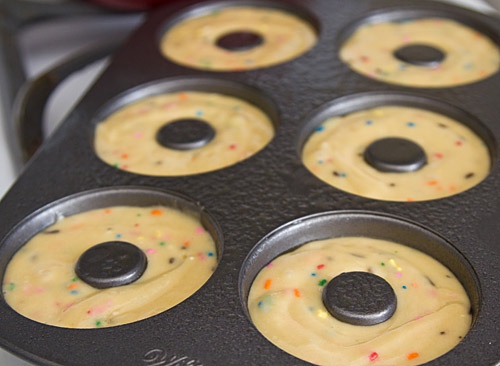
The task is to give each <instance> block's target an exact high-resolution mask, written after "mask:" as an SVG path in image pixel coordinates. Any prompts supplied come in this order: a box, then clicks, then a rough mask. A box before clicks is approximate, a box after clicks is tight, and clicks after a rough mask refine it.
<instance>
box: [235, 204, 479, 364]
mask: <svg viewBox="0 0 500 366" xmlns="http://www.w3.org/2000/svg"><path fill="white" fill-rule="evenodd" d="M327 239H335V240H351V241H350V242H349V244H348V245H344V244H343V245H344V246H343V247H341V245H340V244H338V243H336V244H335V245H337V247H335V246H331V249H329V250H330V251H329V252H328V253H326V252H325V251H324V248H325V247H324V244H318V243H317V241H322V240H327ZM367 240H370V242H368V243H364V242H363V241H367ZM381 241H384V242H381ZM385 241H389V242H391V243H386V242H385ZM311 242H316V243H313V244H312V245H313V247H311V246H310V245H311V244H309V247H308V248H307V249H305V248H300V247H301V246H303V245H305V244H308V243H311ZM361 243H362V244H361ZM394 243H397V244H399V248H397V249H399V252H398V251H397V250H394V249H395V248H394V247H391V246H390V245H394ZM358 244H360V245H358ZM350 245H353V247H352V249H351V247H350ZM379 245H381V246H379ZM385 245H388V246H387V247H384V246H385ZM358 246H359V247H358ZM372 246H373V247H372ZM407 247H409V248H413V249H416V250H418V251H419V252H420V253H418V252H415V251H413V249H409V248H407ZM361 248H364V251H363V250H362V249H361ZM372 248H376V249H373V252H372ZM380 248H385V249H380ZM378 250H380V252H378ZM407 251H408V252H407ZM375 253H377V254H375ZM422 253H423V254H422ZM284 254H289V256H287V257H283V255H284ZM428 256H430V257H431V258H429V257H428ZM294 257H295V259H294ZM405 257H406V259H403V258H405ZM423 257H425V258H426V259H425V260H430V261H432V262H433V263H434V264H433V265H432V266H434V265H437V266H438V267H433V268H439V269H438V270H437V272H436V273H432V274H430V273H429V272H431V270H430V268H431V265H423V264H422V263H423V262H422V263H420V264H419V261H420V260H421V259H422V258H423ZM285 258H286V259H285ZM434 260H435V261H437V262H439V263H437V262H435V261H434ZM364 261H366V262H369V261H372V262H373V263H371V264H370V267H369V266H368V265H367V264H366V263H364ZM403 263H404V264H403ZM282 266H284V267H282ZM339 266H341V267H342V266H344V267H345V269H344V270H340V271H339V268H337V267H339ZM412 266H415V267H412ZM443 266H444V267H443ZM367 267H368V268H367ZM281 268H284V269H285V270H284V272H283V273H282V275H283V277H279V273H280V272H279V271H281ZM353 268H354V272H352V271H353ZM415 268H416V270H415ZM336 272H344V273H342V274H341V273H336ZM415 273H418V275H417V277H421V278H420V279H417V277H412V276H414V275H415ZM438 273H439V274H438ZM340 274H341V276H340ZM337 275H339V276H338V277H335V276H337ZM343 276H347V277H349V276H351V277H350V278H348V279H347V281H344V282H343V284H342V285H339V284H338V283H337V290H338V291H339V293H340V294H341V295H340V296H339V297H340V298H341V300H339V302H340V305H339V304H338V303H333V302H332V301H331V299H330V300H328V299H327V298H328V296H325V292H326V293H327V294H328V293H330V292H332V291H333V290H335V286H334V289H333V290H332V288H331V286H332V282H334V281H332V280H333V278H335V280H336V281H337V280H338V281H341V282H342V281H343V278H342V277H343ZM365 277H374V278H375V279H376V280H378V281H382V282H385V281H386V283H385V286H387V285H388V284H390V286H389V289H390V287H392V288H393V290H394V292H395V294H396V298H397V301H391V296H394V295H390V293H389V294H388V293H387V291H385V290H386V288H382V287H381V286H380V284H377V283H371V281H372V279H373V278H365ZM377 277H378V278H377ZM453 277H455V278H453ZM359 278H361V281H359V280H358V279H359ZM431 278H432V279H434V281H433V280H432V279H431ZM456 279H458V281H459V282H460V284H461V286H460V284H458V282H457V281H456ZM449 280H450V281H453V282H454V285H453V286H457V288H460V291H461V296H462V298H461V299H462V300H463V299H465V300H467V296H468V299H469V300H470V306H469V303H468V302H467V301H465V303H464V304H462V305H461V306H462V309H461V311H462V312H465V313H464V314H463V315H462V317H464V318H467V321H466V323H467V326H466V328H463V327H462V328H461V329H460V330H459V332H458V333H457V334H455V333H454V332H453V331H452V330H451V328H453V327H449V328H446V326H444V328H446V329H444V328H443V329H437V328H435V326H436V324H438V323H439V322H437V323H433V325H431V326H430V328H429V327H427V329H426V331H425V333H423V332H424V331H423V330H422V329H424V328H425V327H423V328H419V325H417V328H418V329H417V328H412V327H413V325H410V327H409V328H408V329H405V330H404V331H403V334H406V335H409V334H410V335H411V336H410V337H409V339H407V342H403V343H398V342H400V339H398V340H396V339H393V340H390V341H388V342H387V343H386V342H385V340H382V338H381V337H382V336H385V335H386V333H385V331H387V333H397V332H398V324H399V325H401V327H405V326H407V324H411V323H415V324H418V322H419V321H420V319H424V318H425V317H426V316H429V317H433V316H436V314H437V313H439V312H440V311H441V310H442V308H441V307H440V306H437V307H436V308H435V309H434V311H429V313H426V309H427V304H429V303H430V302H432V301H434V300H430V302H427V300H425V301H423V302H421V303H420V304H419V305H418V306H416V304H415V299H416V302H417V303H418V301H419V299H420V297H422V298H427V297H428V296H431V297H432V296H433V293H434V292H437V293H439V296H442V295H444V297H445V298H446V297H447V300H448V305H447V306H451V307H453V306H455V297H454V296H457V297H456V301H457V303H458V302H459V300H458V299H459V296H458V295H457V294H451V295H450V294H449V293H448V294H446V291H448V290H447V289H446V288H448V285H451V282H448V281H449ZM239 285H240V299H241V303H242V306H243V308H244V311H245V313H246V315H247V316H248V317H249V318H250V320H251V321H252V322H253V323H254V325H255V326H256V327H257V329H259V331H261V332H262V333H263V335H264V336H265V337H266V338H267V339H268V340H270V341H271V342H272V343H274V344H275V345H277V346H278V347H280V348H282V349H284V350H285V351H287V352H289V353H291V354H293V355H294V356H296V357H298V358H301V359H304V360H306V361H308V362H312V363H314V364H327V363H328V364H330V363H332V364H333V363H335V364H337V363H338V364H356V365H365V364H366V365H368V364H371V363H370V362H372V361H374V360H376V359H378V361H379V362H384V360H385V362H388V363H390V364H400V363H401V361H402V360H404V362H405V363H408V364H412V365H416V364H420V363H422V362H427V361H429V360H430V359H432V358H435V357H438V356H440V355H441V354H443V353H445V352H447V351H448V350H450V349H452V348H453V347H454V346H455V345H456V344H458V343H459V342H461V341H462V338H464V336H465V333H467V331H468V329H469V325H472V326H473V324H474V322H475V320H476V318H477V315H478V312H479V311H480V308H481V301H482V300H481V290H480V286H479V281H478V278H477V275H476V273H475V271H474V269H473V268H472V267H471V265H470V263H469V261H468V260H467V259H466V258H465V257H464V256H463V255H462V254H461V253H460V252H459V251H458V250H457V249H456V248H455V247H454V246H453V245H452V244H450V243H449V242H448V241H447V240H446V239H444V238H443V237H441V236H440V235H439V234H437V233H434V232H432V231H431V230H429V229H427V228H425V227H422V226H421V225H419V224H417V223H414V222H411V221H408V220H405V219H402V218H398V217H395V216H391V215H387V214H383V213H377V212H367V211H336V212H335V211H331V212H322V213H318V214H313V215H310V216H306V217H302V218H299V219H296V220H294V221H291V222H289V223H286V224H285V225H283V226H281V227H279V228H277V229H275V230H274V231H272V232H271V233H269V234H268V235H266V236H265V237H264V238H263V239H262V240H260V241H259V242H258V243H257V244H256V245H255V247H254V248H253V249H252V250H251V251H250V253H249V254H248V256H247V258H246V259H245V261H244V263H243V267H242V270H241V272H240V281H239ZM358 285H359V286H358ZM254 286H255V287H256V288H257V289H254V288H253V287H254ZM356 286H357V287H356ZM370 286H374V287H373V288H375V289H377V291H375V292H373V291H372V289H373V288H372V289H371V288H370ZM259 289H260V290H259ZM382 290H384V291H382ZM464 290H465V291H464ZM259 291H260V292H259ZM370 291H371V292H370ZM412 291H413V293H412V294H411V292H412ZM252 292H254V293H252ZM382 292H383V293H384V295H383V296H382V295H381V293H382ZM389 292H390V291H389ZM457 293H458V291H457ZM346 294H347V296H346ZM448 295H450V297H448ZM412 296H414V297H415V298H412V299H413V300H409V298H408V297H412ZM249 297H250V298H249ZM392 300H395V299H394V298H392ZM342 301H343V302H344V303H343V304H342ZM257 302H258V303H257ZM395 302H397V305H396V307H397V308H396V311H395V313H394V315H393V316H392V314H391V313H390V312H388V313H384V311H385V307H386V306H388V307H390V306H389V305H394V304H395ZM410 304H411V305H410ZM375 305H377V306H383V307H384V309H377V311H376V314H375V313H370V307H373V306H375ZM441 305H442V304H441ZM408 306H409V307H412V306H413V308H412V309H411V310H409V308H408ZM332 307H333V310H332V309H331V308H332ZM352 307H354V310H353V309H352ZM339 308H340V312H341V313H342V311H341V310H345V312H344V314H343V315H345V314H347V319H345V318H342V317H337V315H338V314H337V313H335V312H336V311H338V310H339ZM403 309H404V310H403ZM348 310H349V311H348ZM372 310H373V309H372ZM382 310H384V311H382ZM332 311H333V312H332ZM419 311H422V312H423V313H425V314H419V315H418V316H415V317H414V315H415V314H418V313H419ZM433 312H435V314H434V315H431V314H430V313H433ZM259 313H262V314H261V315H264V316H267V317H269V318H267V319H266V321H264V323H262V321H261V320H258V319H257V318H255V321H256V322H254V320H252V317H251V314H252V315H253V316H259ZM289 313H290V314H293V315H292V317H293V320H291V319H288V316H289ZM341 315H342V314H341ZM357 315H361V318H360V319H354V320H353V318H355V317H356V316H357ZM375 315H376V317H378V318H377V319H375V318H376V317H375ZM391 316H392V317H391ZM407 316H411V317H412V319H408V321H406V320H404V317H407ZM349 318H351V319H349ZM452 318H453V321H456V320H457V319H458V318H455V317H454V316H452ZM276 319H278V320H276ZM301 319H305V320H306V322H305V323H302V325H300V324H301V321H302V320H301ZM339 319H340V320H339ZM374 319H375V321H374V322H372V323H367V321H371V320H374ZM434 320H436V319H434ZM448 320H449V319H448ZM462 320H463V319H462ZM462 320H461V321H462ZM359 321H361V323H360V322H359ZM426 321H427V320H423V322H426ZM262 324H264V325H265V326H264V327H262ZM269 324H272V325H270V326H276V329H275V333H274V334H273V332H274V330H273V332H270V330H269V329H270V328H269V327H267V326H268V325H269ZM304 324H305V325H304ZM421 324H423V323H421ZM440 324H441V325H439V326H438V327H442V326H443V323H440ZM448 324H449V322H448ZM427 325H429V324H427ZM325 326H326V327H327V328H322V327H325ZM301 327H302V328H301ZM389 329H390V332H389ZM410 329H411V330H410ZM353 331H354V333H355V336H354V335H353V336H354V338H352V337H351V336H349V335H348V334H350V333H351V334H352V332H353ZM400 331H402V329H400ZM434 333H435V334H434ZM302 334H305V337H306V338H308V339H309V341H305V340H299V338H300V337H301V336H302ZM289 335H297V340H295V341H293V340H292V341H290V340H289V339H286V338H288V336H289ZM325 335H327V337H326V338H329V340H328V341H327V342H326V343H325V341H324V340H323V339H322V337H323V336H325ZM446 335H447V336H448V337H453V339H452V340H451V343H450V344H449V346H448V348H447V349H444V350H441V351H438V353H437V354H435V355H433V356H432V357H431V358H430V357H429V353H427V351H428V350H427V349H420V348H419V347H420V346H422V344H420V342H419V341H417V340H418V339H423V338H425V337H433V339H435V340H436V342H437V343H439V342H441V341H444V339H445V338H444V337H445V336H446ZM412 337H413V338H412ZM439 337H442V338H439ZM351 338H352V339H351ZM440 339H441V341H440ZM311 340H312V341H311ZM307 342H312V343H309V344H308V343H307ZM394 342H396V343H397V346H396V347H392V346H390V345H391V344H392V345H394ZM464 342H467V338H465V341H464ZM323 343H325V344H327V345H329V346H328V347H326V350H325V348H322V347H321V345H322V344H323ZM424 343H425V342H424ZM339 345H340V349H339V347H338V346H339ZM388 345H389V346H388ZM427 346H429V347H430V344H428V345H427ZM330 347H331V349H332V350H333V349H336V351H334V352H333V353H332V354H330V355H328V356H327V358H326V360H328V362H326V361H325V358H322V357H324V356H325V353H326V352H331V350H330ZM391 348H392V350H391ZM352 349H356V352H357V353H358V354H357V356H356V357H354V358H353V357H352V356H353V352H352ZM391 353H392V354H391ZM398 357H399V358H398ZM445 357H447V360H444V362H445V363H446V362H447V361H448V362H449V361H452V360H453V357H454V356H453V351H451V352H449V353H448V354H447V355H446V356H445ZM446 364H448V363H446ZM450 364H454V362H451V363H450Z"/></svg>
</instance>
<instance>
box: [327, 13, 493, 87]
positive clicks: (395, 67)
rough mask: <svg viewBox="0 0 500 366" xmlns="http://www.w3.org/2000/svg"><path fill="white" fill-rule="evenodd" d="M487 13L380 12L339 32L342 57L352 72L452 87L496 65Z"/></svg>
mask: <svg viewBox="0 0 500 366" xmlns="http://www.w3.org/2000/svg"><path fill="white" fill-rule="evenodd" d="M484 20H485V17H482V18H481V16H479V15H475V14H474V13H472V12H468V11H466V10H463V9H459V8H456V9H452V8H450V10H449V11H443V10H437V9H429V8H417V7H410V8H397V9H386V10H379V11H377V12H374V13H372V14H369V15H367V16H365V17H363V18H361V19H358V20H356V21H354V22H352V23H350V24H349V25H347V26H346V27H345V28H344V29H343V31H342V32H341V33H340V35H339V37H338V39H337V44H339V45H340V46H339V49H338V50H337V51H338V53H339V57H340V59H341V60H342V61H343V62H344V63H346V64H347V65H348V66H349V67H351V68H352V69H353V70H354V71H356V72H358V73H360V74H362V75H365V76H368V77H369V78H372V79H376V80H378V81H383V82H387V83H392V84H400V85H404V86H408V87H420V88H422V87H424V88H425V87H432V88H441V87H453V86H459V85H464V84H469V83H473V82H476V81H480V80H483V79H486V78H488V77H490V76H492V75H494V74H496V73H497V72H498V69H499V68H500V49H499V44H500V37H499V35H498V32H497V31H495V29H494V28H492V27H490V26H489V25H488V24H486V23H485V22H484Z"/></svg>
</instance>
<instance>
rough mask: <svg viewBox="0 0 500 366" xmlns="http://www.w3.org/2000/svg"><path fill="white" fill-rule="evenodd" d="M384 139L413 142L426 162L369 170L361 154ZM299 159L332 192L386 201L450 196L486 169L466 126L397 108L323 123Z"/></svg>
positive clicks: (485, 155) (484, 153)
mask: <svg viewBox="0 0 500 366" xmlns="http://www.w3.org/2000/svg"><path fill="white" fill-rule="evenodd" d="M386 137H400V138H405V139H408V140H411V141H413V142H415V143H417V144H418V145H420V147H421V148H422V149H423V150H424V151H425V154H426V156H427V164H426V165H424V166H423V167H422V168H420V169H419V170H416V171H413V172H407V173H392V172H381V171H378V170H377V169H375V168H373V167H372V166H371V165H369V164H368V163H366V161H365V160H364V156H363V154H364V151H365V149H366V148H367V147H368V146H369V145H370V144H371V143H372V142H373V141H376V140H379V139H381V138H386ZM302 159H303V162H304V164H305V166H306V167H307V169H309V170H310V171H311V172H312V173H313V174H314V175H316V176H317V177H318V178H320V179H321V180H323V181H325V182H326V183H328V184H330V185H332V186H334V187H336V188H339V189H341V190H343V191H347V192H349V193H353V194H357V195H360V196H363V197H368V198H374V199H380V200H387V201H423V200H431V199H437V198H441V197H446V196H450V195H454V194H457V193H460V192H462V191H465V190H467V189H469V188H471V187H473V186H475V185H476V184H478V183H479V182H481V181H482V180H483V179H484V178H485V177H486V176H487V175H488V172H489V168H490V155H489V152H488V148H487V147H486V145H485V144H484V142H483V141H482V140H481V139H480V138H479V137H478V136H477V135H476V134H474V133H473V132H472V131H471V130H470V129H469V128H468V127H466V126H465V125H463V124H462V123H459V122H457V121H454V120H452V119H450V118H448V117H446V116H444V115H441V114H437V113H434V112H430V111H427V110H423V109H417V108H409V107H397V106H383V107H378V108H374V109H369V110H363V111H358V112H354V113H351V114H348V115H346V116H343V117H333V118H330V119H328V120H326V121H325V122H324V123H323V124H322V125H321V126H320V127H318V128H317V129H316V131H315V132H313V133H312V134H311V136H310V137H309V139H308V141H307V142H306V144H305V145H304V149H303V151H302Z"/></svg>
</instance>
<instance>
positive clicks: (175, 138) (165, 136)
mask: <svg viewBox="0 0 500 366" xmlns="http://www.w3.org/2000/svg"><path fill="white" fill-rule="evenodd" d="M214 136H215V130H214V129H213V127H212V126H211V125H210V123H208V122H205V121H203V120H201V119H187V118H185V119H180V120H175V121H172V122H167V123H166V124H165V125H164V126H163V127H162V128H160V129H159V130H158V133H157V134H156V141H158V142H159V143H160V145H162V146H165V147H168V148H170V149H175V150H192V149H198V148H200V147H203V146H205V145H206V144H208V143H209V142H210V141H212V139H213V138H214Z"/></svg>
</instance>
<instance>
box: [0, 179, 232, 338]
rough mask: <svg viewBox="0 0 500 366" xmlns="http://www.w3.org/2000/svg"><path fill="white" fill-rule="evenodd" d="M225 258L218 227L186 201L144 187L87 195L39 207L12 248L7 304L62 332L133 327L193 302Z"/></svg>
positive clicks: (17, 231)
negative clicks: (124, 326)
mask: <svg viewBox="0 0 500 366" xmlns="http://www.w3.org/2000/svg"><path fill="white" fill-rule="evenodd" d="M54 225H55V226H54ZM47 239H48V240H47ZM221 254H222V235H221V231H220V229H219V227H218V225H217V223H216V222H215V221H214V219H213V218H212V217H211V216H210V215H209V214H208V213H207V212H206V211H205V210H204V209H203V208H201V206H199V205H198V204H197V203H195V202H194V201H192V200H191V199H189V198H187V197H184V196H181V195H178V194H174V193H169V192H166V191H163V190H159V189H154V188H147V189H146V188H140V187H115V188H105V189H97V190H92V191H86V192H82V193H78V194H75V195H72V196H69V197H66V198H63V199H60V200H58V201H55V202H53V203H51V204H49V205H47V206H45V207H43V208H41V209H39V210H38V211H36V212H34V213H33V214H31V215H30V216H28V217H27V218H26V219H25V220H23V221H22V222H21V223H20V224H18V225H17V226H16V227H15V228H14V229H13V230H12V231H11V232H10V233H9V234H8V235H7V237H6V238H5V239H4V240H3V242H2V244H1V255H0V258H1V259H0V273H1V274H2V278H1V280H2V284H3V287H2V294H3V296H2V300H1V301H2V302H7V304H8V305H9V306H11V307H12V309H14V310H15V311H17V312H19V313H20V314H21V315H23V316H25V317H27V318H29V319H31V320H35V321H37V322H40V323H44V324H50V325H55V326H59V327H63V328H99V327H108V326H116V325H122V324H127V323H131V322H135V321H137V320H142V319H145V318H148V317H151V316H153V315H156V314H158V313H161V312H163V311H166V310H168V309H169V308H171V307H173V306H175V305H177V304H179V303H181V302H182V301H184V300H185V299H187V298H188V297H190V296H191V295H192V294H194V293H195V292H196V291H197V290H198V289H199V288H200V287H201V286H203V284H204V283H205V282H206V281H207V280H208V279H209V278H210V276H211V275H212V273H213V271H215V268H216V266H217V263H218V259H219V258H220V257H221ZM190 267H192V268H191V269H189V268H190ZM205 267H206V268H205ZM191 274H192V275H191ZM131 299H136V300H138V301H136V302H133V301H132V302H131ZM13 316H14V314H13V313H12V311H4V312H2V313H1V314H0V317H1V318H5V317H7V318H9V317H10V318H12V317H13ZM4 320H6V319H4ZM31 327H33V324H31Z"/></svg>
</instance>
